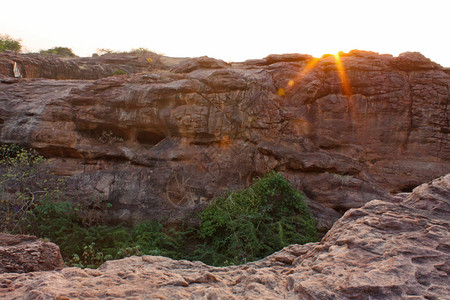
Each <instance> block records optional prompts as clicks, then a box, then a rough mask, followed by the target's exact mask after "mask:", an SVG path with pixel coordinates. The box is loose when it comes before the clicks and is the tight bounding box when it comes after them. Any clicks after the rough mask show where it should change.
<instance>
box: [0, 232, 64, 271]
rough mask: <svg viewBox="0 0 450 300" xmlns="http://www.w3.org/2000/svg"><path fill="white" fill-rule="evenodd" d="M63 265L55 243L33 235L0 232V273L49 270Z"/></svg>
mask: <svg viewBox="0 0 450 300" xmlns="http://www.w3.org/2000/svg"><path fill="white" fill-rule="evenodd" d="M63 267H64V262H63V260H62V258H61V254H60V252H59V248H58V246H56V245H55V244H53V243H50V242H44V241H42V240H39V239H37V238H36V237H34V236H27V235H11V234H7V233H1V232H0V274H1V273H27V272H35V271H51V270H55V269H61V268H63Z"/></svg>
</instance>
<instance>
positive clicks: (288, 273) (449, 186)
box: [0, 174, 450, 299]
mask: <svg viewBox="0 0 450 300" xmlns="http://www.w3.org/2000/svg"><path fill="white" fill-rule="evenodd" d="M397 199H402V200H399V202H398V203H393V202H386V201H381V200H373V201H371V202H369V203H367V204H366V205H364V206H363V207H361V208H358V209H351V210H350V211H348V212H346V213H345V215H344V216H343V217H342V218H341V219H340V220H339V221H338V222H337V223H336V224H335V225H334V226H333V228H332V229H331V230H330V231H329V232H328V233H327V235H326V236H325V237H324V238H323V240H322V241H321V242H320V243H310V244H305V245H291V246H289V247H286V248H285V249H283V250H282V251H280V252H277V253H275V254H273V255H271V256H269V257H267V258H265V259H263V260H260V261H257V262H254V263H248V264H245V265H241V266H233V267H226V268H218V267H211V266H207V265H205V264H203V263H201V262H188V261H175V260H171V259H168V258H164V257H159V256H143V257H131V258H126V259H122V260H117V261H110V262H107V263H105V264H104V265H102V266H101V267H100V268H99V269H97V270H91V269H84V270H82V269H78V268H65V269H63V270H61V271H52V272H33V273H28V274H2V275H0V297H2V298H5V299H52V298H56V299H58V298H59V299H65V298H117V299H119V298H120V299H123V298H130V299H448V298H449V297H450V284H449V283H450V282H449V273H450V263H449V262H450V233H449V230H450V220H449V218H448V216H449V215H450V174H449V175H446V176H445V177H442V178H439V179H436V180H434V181H432V182H431V183H428V184H424V185H421V186H420V187H418V188H416V189H414V191H413V192H412V193H410V194H409V195H400V196H399V198H397Z"/></svg>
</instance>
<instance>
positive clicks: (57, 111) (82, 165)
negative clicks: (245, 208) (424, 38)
mask: <svg viewBox="0 0 450 300" xmlns="http://www.w3.org/2000/svg"><path fill="white" fill-rule="evenodd" d="M8 55H10V54H8ZM8 55H6V56H5V57H10V58H11V56H8ZM29 57H34V56H26V55H24V56H20V55H16V57H15V58H14V59H16V60H17V61H19V58H20V59H22V60H24V61H26V60H27V59H28V58H29ZM89 59H92V62H97V64H98V66H99V68H100V67H101V68H103V69H104V70H106V69H107V64H110V65H111V64H114V61H116V62H117V63H116V64H115V66H118V65H122V64H124V65H126V64H127V60H129V61H130V62H129V64H130V68H132V69H133V68H134V70H135V71H138V70H140V69H139V68H138V66H137V65H136V64H137V63H138V60H135V59H134V58H132V57H130V56H123V57H121V56H120V55H119V56H113V57H111V58H108V57H103V56H100V57H97V58H89ZM100 59H102V60H103V63H104V64H100V61H99V60H100ZM80 60H82V59H80ZM86 60H87V59H86ZM263 60H264V63H262V64H259V63H256V64H249V63H243V64H231V65H229V64H226V63H224V62H222V61H218V60H214V59H212V58H207V57H203V58H195V59H192V60H183V61H178V60H167V59H166V58H164V59H162V60H161V61H164V62H167V61H170V65H171V66H172V70H178V71H177V72H178V73H177V72H174V71H169V70H163V69H164V68H162V69H154V70H147V71H146V72H147V73H145V74H142V73H140V74H132V75H128V76H115V77H106V78H101V79H98V80H95V81H94V80H56V81H55V80H45V79H27V78H11V77H8V79H0V81H1V82H0V142H2V143H19V144H24V145H28V146H32V147H34V148H36V149H38V150H39V151H41V153H43V154H44V155H46V156H47V157H49V158H50V161H51V164H52V166H53V168H54V171H55V172H56V173H57V174H59V175H67V176H70V178H69V183H68V188H69V190H68V193H69V195H70V196H71V197H72V198H73V199H77V200H76V201H82V200H79V199H84V198H89V199H91V200H90V201H91V202H90V203H89V205H90V206H91V207H97V208H98V207H102V205H105V204H106V203H111V204H112V207H111V208H110V209H109V210H108V214H107V215H105V218H106V219H107V218H110V219H111V220H116V221H117V219H119V220H123V221H126V220H129V219H136V218H142V219H144V218H153V219H156V218H161V217H169V218H170V219H169V221H170V222H180V221H181V220H183V219H185V218H186V217H187V216H192V215H194V216H195V212H197V211H199V210H201V209H203V208H204V207H205V206H206V205H208V203H209V202H210V201H211V199H212V198H213V197H215V196H217V195H218V194H220V193H222V192H223V191H224V190H227V189H236V188H242V187H244V186H246V185H249V184H250V182H251V181H252V179H253V178H254V177H255V176H260V175H262V174H264V173H266V172H267V171H269V170H276V171H280V172H283V173H284V174H285V175H286V177H287V178H288V179H289V180H290V181H291V183H292V184H293V185H294V186H295V187H296V188H299V189H301V190H303V191H304V192H305V193H306V195H307V196H308V197H309V199H311V200H310V206H311V207H312V208H313V212H314V213H315V215H316V216H317V217H318V218H319V224H322V225H320V226H321V228H322V230H324V231H326V230H327V229H328V228H329V227H330V226H331V224H332V223H333V222H334V221H335V220H336V219H337V213H336V212H339V213H340V214H342V213H344V212H345V211H346V210H348V209H350V208H357V207H361V206H363V205H364V204H365V203H367V202H369V201H371V200H373V199H384V200H388V199H390V198H391V194H395V193H397V192H411V189H412V188H413V187H415V186H417V185H418V184H420V183H422V182H426V181H429V180H431V179H432V178H436V177H438V176H442V175H444V174H447V173H449V172H450V143H449V134H448V132H449V131H450V129H449V122H448V120H449V118H448V112H447V111H448V110H447V106H448V101H449V99H450V94H449V86H450V75H449V74H448V73H446V71H445V70H444V69H443V68H441V67H440V66H439V65H437V64H434V63H431V62H429V60H428V59H426V58H424V57H423V56H421V55H419V54H414V53H413V54H404V55H401V56H399V57H398V58H395V57H392V56H390V55H379V54H377V53H374V52H367V51H357V50H355V51H351V52H350V53H341V54H340V61H341V63H342V65H343V66H344V70H340V71H339V70H338V67H337V66H338V64H337V62H336V58H335V57H334V56H330V55H329V56H324V57H322V58H320V59H313V58H312V57H310V56H307V55H301V54H288V55H271V56H268V57H267V58H265V59H263ZM70 62H71V63H70ZM58 63H59V62H58ZM68 63H70V64H74V65H75V66H79V65H78V64H77V63H76V62H75V60H68ZM55 64H56V62H55ZM168 64H169V63H168ZM177 65H178V67H179V69H177ZM427 66H428V67H427ZM430 66H431V67H430ZM54 68H56V69H58V67H57V66H56V65H55V67H54ZM88 69H89V68H88ZM89 70H90V69H89ZM25 71H26V70H25ZM343 71H344V72H343ZM86 72H87V71H86ZM89 72H90V71H89ZM25 73H27V72H25ZM69 73H70V72H69ZM69 73H67V74H69ZM100 73H101V72H100ZM100 73H98V74H100ZM344 73H345V76H344V75H343V74H344ZM70 74H72V73H70ZM73 74H75V73H73ZM80 74H81V73H80ZM96 74H97V73H96ZM89 78H91V77H89ZM342 78H344V79H345V80H344V79H342ZM343 82H344V83H343ZM92 199H95V200H92ZM74 201H75V200H74ZM327 209H333V210H334V211H335V212H332V211H330V210H328V212H327V213H326V214H323V213H322V212H325V211H326V210H327ZM192 221H194V220H192Z"/></svg>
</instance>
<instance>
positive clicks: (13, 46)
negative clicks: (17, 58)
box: [0, 34, 22, 52]
mask: <svg viewBox="0 0 450 300" xmlns="http://www.w3.org/2000/svg"><path fill="white" fill-rule="evenodd" d="M21 49H22V43H21V41H20V40H19V39H14V38H12V37H10V36H9V35H7V34H4V35H3V34H0V52H3V51H6V50H12V51H16V52H20V50H21Z"/></svg>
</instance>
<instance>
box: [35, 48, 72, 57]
mask: <svg viewBox="0 0 450 300" xmlns="http://www.w3.org/2000/svg"><path fill="white" fill-rule="evenodd" d="M39 53H40V54H44V55H50V54H55V55H60V56H66V57H75V56H76V55H75V53H73V51H72V49H71V48H67V47H53V48H50V49H47V50H40V51H39Z"/></svg>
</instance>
